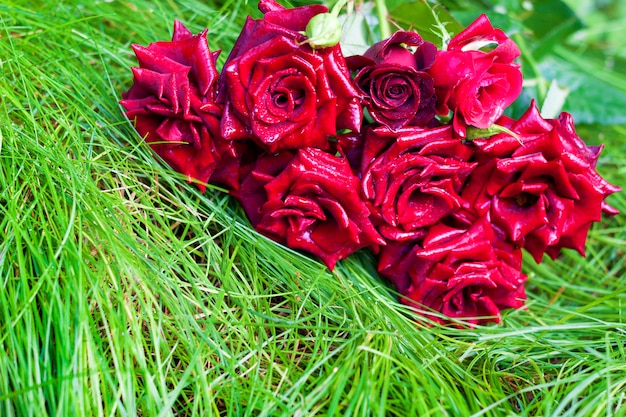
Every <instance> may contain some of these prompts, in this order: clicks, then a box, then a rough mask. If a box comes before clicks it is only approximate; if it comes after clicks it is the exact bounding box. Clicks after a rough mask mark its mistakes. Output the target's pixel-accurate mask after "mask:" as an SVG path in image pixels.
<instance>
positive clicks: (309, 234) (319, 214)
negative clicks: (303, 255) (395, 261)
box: [236, 148, 384, 269]
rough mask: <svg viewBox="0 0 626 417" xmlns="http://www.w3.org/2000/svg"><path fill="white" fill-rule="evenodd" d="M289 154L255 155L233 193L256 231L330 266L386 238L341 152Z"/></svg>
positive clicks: (308, 150) (311, 150)
mask: <svg viewBox="0 0 626 417" xmlns="http://www.w3.org/2000/svg"><path fill="white" fill-rule="evenodd" d="M293 155H294V154H293V153H292V152H290V151H283V152H281V153H279V154H277V155H270V154H266V155H264V156H262V157H261V158H259V160H258V161H257V164H256V166H255V168H254V169H252V170H251V172H250V174H248V176H247V177H246V179H245V180H244V181H243V184H242V187H241V189H240V191H239V192H238V193H237V194H236V196H237V197H238V198H239V199H240V201H242V205H243V206H244V207H246V208H247V210H246V212H247V213H248V215H249V217H250V219H251V221H252V224H253V225H254V226H255V227H256V229H257V230H258V231H259V232H261V233H263V234H265V235H267V236H268V237H270V238H272V239H274V240H276V241H278V242H280V243H285V244H286V245H287V246H289V247H290V248H294V249H302V250H305V251H308V252H310V253H312V254H314V255H316V256H318V257H319V258H321V259H322V261H323V262H324V263H325V264H326V265H327V266H328V268H330V269H333V268H334V266H335V263H336V262H337V261H338V260H340V259H344V258H346V257H347V256H348V255H350V254H351V253H352V252H354V251H356V250H358V249H361V248H364V247H369V246H372V245H382V244H384V241H383V240H382V239H381V237H380V236H379V235H378V233H377V232H376V230H375V229H374V226H373V225H372V223H371V221H370V220H369V214H370V213H369V210H368V209H367V207H366V206H365V204H364V203H363V201H361V199H360V197H359V194H358V179H357V178H356V177H355V176H354V174H353V173H352V170H351V169H350V166H349V165H348V162H347V160H346V159H345V158H341V157H337V156H334V155H331V154H328V153H326V152H324V151H321V150H318V149H312V148H305V149H300V150H298V151H297V153H295V156H293ZM257 210H258V211H257Z"/></svg>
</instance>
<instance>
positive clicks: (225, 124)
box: [220, 0, 362, 152]
mask: <svg viewBox="0 0 626 417" xmlns="http://www.w3.org/2000/svg"><path fill="white" fill-rule="evenodd" d="M259 7H260V9H261V10H262V11H264V12H265V16H264V18H263V19H261V20H254V19H251V18H248V20H247V21H246V24H245V26H244V28H243V31H242V32H241V34H240V36H239V38H238V40H237V42H236V43H235V46H234V48H233V50H232V51H231V54H230V55H229V57H228V59H227V61H226V63H225V65H224V69H223V71H222V74H223V81H222V83H221V91H220V96H221V99H220V101H224V102H225V105H226V107H225V112H224V117H223V118H222V124H221V130H222V134H223V135H224V137H225V138H226V139H229V140H238V139H246V138H251V139H253V140H255V141H257V143H259V145H260V146H262V147H263V148H264V149H266V150H268V151H270V152H275V151H277V150H281V149H297V148H303V147H318V148H321V149H327V148H328V147H329V143H328V138H329V137H330V136H334V135H335V134H336V133H337V130H338V129H350V130H353V131H358V130H359V129H360V124H361V117H362V112H361V107H360V95H359V93H358V92H357V91H356V89H355V88H354V86H353V84H352V81H351V80H350V74H349V72H348V68H347V66H346V63H345V59H344V57H343V55H342V54H341V50H340V47H339V45H336V46H334V47H329V48H323V49H316V50H313V49H311V47H310V46H309V45H307V44H303V43H302V42H303V41H304V40H305V37H304V35H302V34H301V33H300V31H304V29H305V27H306V24H307V23H308V21H309V20H310V19H311V18H312V17H313V16H315V15H317V14H319V13H323V12H326V11H328V9H327V8H326V7H325V6H321V5H315V6H304V7H297V8H294V9H283V8H281V7H280V6H278V5H277V4H276V3H275V2H273V1H266V0H263V1H261V3H260V5H259Z"/></svg>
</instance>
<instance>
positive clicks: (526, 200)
mask: <svg viewBox="0 0 626 417" xmlns="http://www.w3.org/2000/svg"><path fill="white" fill-rule="evenodd" d="M513 200H514V201H515V204H517V205H518V206H519V207H522V208H526V207H530V206H532V205H534V204H535V203H536V202H537V200H539V197H538V196H536V195H534V194H530V193H519V194H518V195H516V196H515V197H513Z"/></svg>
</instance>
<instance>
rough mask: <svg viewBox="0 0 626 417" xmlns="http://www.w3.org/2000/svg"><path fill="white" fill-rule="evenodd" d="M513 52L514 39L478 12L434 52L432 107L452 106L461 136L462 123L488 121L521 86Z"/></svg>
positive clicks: (441, 110)
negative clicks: (433, 100) (467, 24)
mask: <svg viewBox="0 0 626 417" xmlns="http://www.w3.org/2000/svg"><path fill="white" fill-rule="evenodd" d="M519 55H520V51H519V48H518V47H517V45H516V44H515V42H513V41H512V40H511V39H509V38H508V37H507V36H506V34H504V32H502V30H500V29H494V28H493V26H491V23H490V22H489V19H488V18H487V16H485V15H482V16H480V17H479V18H478V19H476V21H474V22H473V23H472V24H471V25H469V26H468V27H467V28H466V29H465V30H463V31H462V32H461V33H459V34H458V35H456V36H455V37H454V38H452V40H451V41H450V43H449V44H448V47H447V49H446V50H442V51H438V52H437V57H436V59H435V63H434V64H433V65H432V67H431V68H430V71H429V72H430V74H431V75H432V76H433V78H434V80H435V89H436V92H437V111H438V113H439V114H443V115H447V114H448V112H449V111H450V110H451V111H453V112H454V117H453V125H454V128H455V130H456V131H457V132H459V134H460V135H461V136H465V130H466V126H467V125H471V126H476V127H478V128H487V127H489V126H491V125H492V124H493V123H494V122H495V121H496V120H497V119H498V118H499V117H500V116H501V115H502V113H503V112H504V109H505V108H506V107H507V106H509V105H510V104H511V103H513V102H514V101H515V99H516V98H517V97H518V96H519V94H520V93H521V91H522V73H521V71H520V69H519V65H518V64H516V63H514V62H513V61H514V60H515V59H516V58H517V57H518V56H519Z"/></svg>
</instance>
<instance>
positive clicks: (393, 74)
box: [349, 31, 437, 130]
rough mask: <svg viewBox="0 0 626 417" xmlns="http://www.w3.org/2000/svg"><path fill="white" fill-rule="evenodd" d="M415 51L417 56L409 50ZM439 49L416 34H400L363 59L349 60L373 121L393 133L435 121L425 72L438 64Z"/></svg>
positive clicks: (430, 82) (432, 92)
mask: <svg viewBox="0 0 626 417" xmlns="http://www.w3.org/2000/svg"><path fill="white" fill-rule="evenodd" d="M407 46H411V47H416V51H415V52H411V51H409V50H408V49H407V48H406V47H407ZM436 51H437V49H436V47H435V45H433V44H432V43H430V42H424V41H423V40H422V38H421V36H420V35H418V34H417V33H415V32H404V31H398V32H396V33H394V34H393V35H392V36H391V37H390V38H389V39H386V40H384V41H381V42H378V43H377V44H375V45H373V46H372V47H371V48H369V49H368V50H367V52H365V55H364V56H362V57H350V58H349V65H350V67H351V69H355V70H358V73H357V74H356V76H355V78H354V83H355V84H356V86H357V88H358V89H359V90H360V91H361V92H362V93H363V94H364V95H365V97H366V101H365V104H366V107H367V110H368V111H369V113H370V115H371V116H372V118H373V119H374V120H375V121H377V122H378V123H380V124H382V125H384V126H387V127H388V128H390V129H392V130H397V129H400V128H401V127H404V126H407V125H412V126H426V125H427V124H428V123H430V122H431V121H432V120H433V118H434V117H435V104H436V101H437V98H436V96H435V88H434V82H433V78H432V76H431V75H430V74H428V73H426V72H425V71H426V70H427V69H428V68H430V66H431V65H432V64H433V62H434V60H435V54H436Z"/></svg>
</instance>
